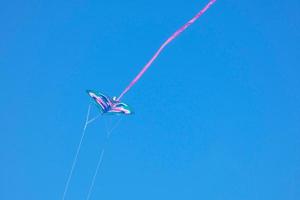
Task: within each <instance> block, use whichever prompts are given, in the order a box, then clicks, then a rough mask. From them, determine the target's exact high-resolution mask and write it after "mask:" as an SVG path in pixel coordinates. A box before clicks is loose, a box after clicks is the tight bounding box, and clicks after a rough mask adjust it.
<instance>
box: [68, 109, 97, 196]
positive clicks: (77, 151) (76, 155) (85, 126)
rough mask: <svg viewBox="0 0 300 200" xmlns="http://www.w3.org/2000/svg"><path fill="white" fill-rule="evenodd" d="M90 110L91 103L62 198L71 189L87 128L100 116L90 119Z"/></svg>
mask: <svg viewBox="0 0 300 200" xmlns="http://www.w3.org/2000/svg"><path fill="white" fill-rule="evenodd" d="M90 111H91V104H89V107H88V111H87V114H86V117H85V123H84V126H83V130H82V133H81V137H80V141H79V144H78V146H77V150H76V153H75V156H74V158H73V162H72V166H71V169H70V172H69V175H68V178H67V182H66V184H65V189H64V193H63V196H62V200H64V199H65V198H66V194H67V192H68V189H69V185H70V181H71V179H72V176H73V172H74V169H75V166H76V164H77V160H78V155H79V152H80V149H81V146H82V141H83V139H84V136H85V132H86V128H87V126H88V125H89V124H90V123H92V122H93V121H95V120H96V119H97V118H98V117H99V116H100V115H97V116H96V117H94V118H92V119H89V117H90Z"/></svg>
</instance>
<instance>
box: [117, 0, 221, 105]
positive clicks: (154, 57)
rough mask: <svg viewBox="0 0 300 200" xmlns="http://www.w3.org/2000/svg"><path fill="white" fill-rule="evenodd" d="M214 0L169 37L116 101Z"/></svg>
mask: <svg viewBox="0 0 300 200" xmlns="http://www.w3.org/2000/svg"><path fill="white" fill-rule="evenodd" d="M215 2H216V0H211V1H210V2H209V3H208V4H207V5H206V6H205V7H204V8H203V9H202V10H201V11H200V12H198V13H197V14H196V15H195V16H194V17H193V18H192V19H191V20H190V21H188V22H187V23H186V24H185V25H183V26H182V27H181V28H180V29H178V30H177V31H176V32H175V33H173V35H172V36H171V37H169V38H168V39H167V40H166V41H165V42H164V43H163V44H162V45H161V46H160V47H159V49H158V50H157V52H156V53H155V54H154V56H153V57H152V58H151V59H150V60H149V61H148V63H147V64H146V65H145V66H144V67H143V69H142V70H141V71H140V73H139V74H138V75H137V76H136V77H135V78H134V79H133V80H132V81H131V83H130V84H129V85H128V86H127V87H126V88H125V90H124V91H123V92H122V93H121V95H120V96H119V97H118V99H117V100H118V101H119V100H120V99H121V98H122V97H123V95H124V94H126V93H127V92H128V91H129V90H130V89H131V87H132V86H134V84H135V83H136V82H137V81H138V80H139V79H140V78H141V77H142V76H143V74H144V73H145V72H146V71H147V69H148V68H149V67H150V66H151V64H152V63H153V61H154V60H155V59H156V58H157V56H158V55H159V54H160V52H161V51H162V50H163V49H164V48H165V46H167V45H168V44H169V43H170V42H171V41H172V40H174V39H175V38H176V37H177V36H178V35H180V34H181V33H182V32H183V31H184V30H185V29H187V28H188V27H189V26H190V25H191V24H193V23H194V22H195V21H196V20H197V19H198V18H199V17H200V16H201V15H202V14H203V13H205V11H206V10H207V9H209V7H210V6H211V5H213V4H214V3H215Z"/></svg>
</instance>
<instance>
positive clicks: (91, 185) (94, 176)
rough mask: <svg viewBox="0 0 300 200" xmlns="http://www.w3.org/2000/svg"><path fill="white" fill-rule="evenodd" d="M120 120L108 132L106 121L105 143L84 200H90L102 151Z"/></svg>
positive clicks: (103, 149) (102, 154) (100, 163)
mask: <svg viewBox="0 0 300 200" xmlns="http://www.w3.org/2000/svg"><path fill="white" fill-rule="evenodd" d="M121 120H122V118H120V119H119V120H118V121H117V122H116V123H115V125H114V126H113V127H112V128H111V129H110V130H109V128H108V125H107V121H106V141H105V143H104V146H103V148H102V150H101V153H100V157H99V160H98V163H97V167H96V170H95V173H94V175H93V179H92V182H91V184H90V187H89V190H88V194H87V197H86V200H89V199H90V198H91V195H92V191H93V188H94V185H95V181H96V178H97V175H98V172H99V170H100V167H101V165H102V161H103V156H104V151H105V147H106V144H107V142H108V141H109V138H110V135H111V134H112V132H113V131H114V130H115V129H116V128H117V127H118V126H119V124H120V122H121Z"/></svg>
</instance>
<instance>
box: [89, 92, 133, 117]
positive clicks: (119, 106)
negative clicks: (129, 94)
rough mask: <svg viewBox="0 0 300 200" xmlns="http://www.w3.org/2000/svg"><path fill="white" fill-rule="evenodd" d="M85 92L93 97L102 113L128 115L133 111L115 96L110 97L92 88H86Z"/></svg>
mask: <svg viewBox="0 0 300 200" xmlns="http://www.w3.org/2000/svg"><path fill="white" fill-rule="evenodd" d="M87 93H88V95H89V96H90V97H91V98H93V100H94V102H95V103H96V105H97V107H98V108H99V110H100V112H101V113H102V114H125V115H130V114H132V113H133V112H132V110H131V109H130V108H129V106H128V105H127V104H125V103H123V102H120V101H119V100H117V99H116V97H113V98H110V97H109V96H106V95H104V94H101V93H99V92H95V91H92V90H87Z"/></svg>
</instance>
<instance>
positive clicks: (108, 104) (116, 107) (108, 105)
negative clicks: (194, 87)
mask: <svg viewBox="0 0 300 200" xmlns="http://www.w3.org/2000/svg"><path fill="white" fill-rule="evenodd" d="M215 2H216V0H210V1H209V3H208V4H207V5H206V6H205V7H204V8H203V9H202V10H201V11H200V12H198V13H197V14H196V15H195V16H194V17H193V18H192V19H191V20H190V21H188V22H187V23H186V24H184V25H183V26H182V27H181V28H180V29H178V30H177V31H176V32H175V33H174V34H173V35H171V36H170V37H169V38H168V39H167V40H166V41H165V42H164V43H163V44H162V45H161V46H160V47H159V49H158V50H157V51H156V52H155V54H154V55H153V56H152V58H151V59H150V60H149V61H148V62H147V64H146V65H145V66H144V67H143V68H142V70H141V71H140V72H139V73H138V75H137V76H136V77H135V78H134V79H133V80H132V81H131V82H130V84H129V85H128V86H127V87H126V88H125V89H124V91H123V92H122V93H121V94H120V96H119V97H118V98H117V97H113V98H110V97H108V96H106V95H103V94H101V93H97V92H94V91H91V90H88V91H87V93H88V95H89V96H90V97H91V98H92V99H93V100H94V103H95V104H96V105H97V107H98V108H99V110H100V114H99V115H98V116H97V117H94V118H93V119H89V114H90V108H91V106H89V109H88V112H87V116H86V121H85V125H84V128H83V131H82V135H81V139H80V142H79V144H78V147H77V151H76V153H75V157H74V159H73V163H72V166H71V169H70V172H69V176H68V178H67V182H66V184H65V189H64V193H63V196H62V200H64V199H65V197H66V194H67V191H68V187H69V183H70V181H71V177H72V174H73V171H74V168H75V165H76V163H77V159H78V154H79V151H80V148H81V144H82V141H83V138H84V135H85V130H86V128H87V125H88V124H90V123H92V122H93V121H94V120H96V119H97V118H98V117H99V116H101V115H104V114H114V115H115V114H124V115H129V114H132V113H133V112H132V110H131V109H130V108H129V106H128V105H127V104H125V103H122V102H121V101H120V99H121V98H122V97H123V96H124V95H125V94H126V93H127V92H128V91H129V90H130V89H131V88H132V87H133V86H134V85H135V84H136V82H137V81H138V80H139V79H140V78H141V77H142V76H143V75H144V73H145V72H146V71H147V70H148V68H149V67H150V66H151V65H152V63H153V62H154V60H156V58H157V57H158V55H159V54H160V53H161V51H162V50H163V49H164V48H165V47H166V46H167V45H168V44H169V43H170V42H171V41H172V40H174V39H175V38H176V37H177V36H179V35H180V34H181V33H182V32H183V31H184V30H186V29H187V28H188V27H189V26H190V25H191V24H193V23H194V22H195V21H196V20H197V19H198V18H199V17H200V16H201V15H202V14H203V13H204V12H205V11H206V10H207V9H208V8H209V7H210V6H211V5H213V4H214V3H215ZM117 125H118V123H117ZM117 125H115V126H114V127H113V128H111V129H110V130H107V140H108V138H109V136H110V134H111V132H112V131H113V130H114V129H115V128H116V126H117ZM103 154H104V148H103V149H102V150H101V154H100V158H99V161H98V164H97V167H96V171H95V173H94V176H93V179H92V182H91V185H90V187H89V190H88V191H89V192H88V195H87V198H86V200H89V199H90V197H91V193H92V190H93V186H94V183H95V180H96V176H97V173H98V171H99V168H100V166H101V163H102V158H103Z"/></svg>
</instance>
